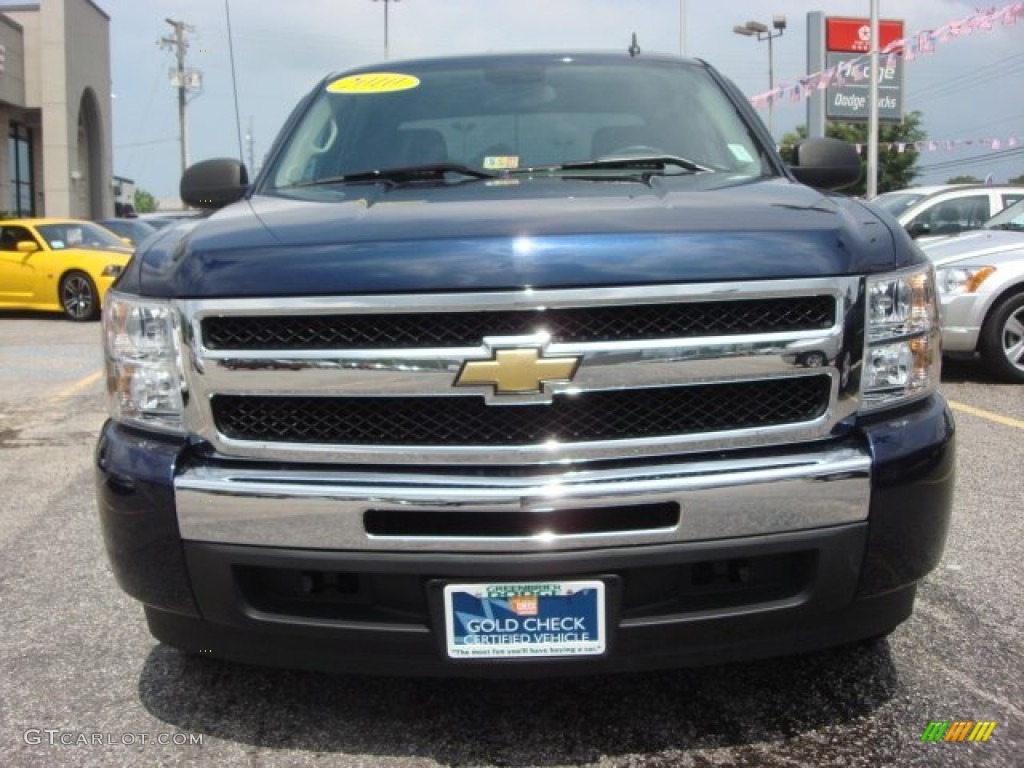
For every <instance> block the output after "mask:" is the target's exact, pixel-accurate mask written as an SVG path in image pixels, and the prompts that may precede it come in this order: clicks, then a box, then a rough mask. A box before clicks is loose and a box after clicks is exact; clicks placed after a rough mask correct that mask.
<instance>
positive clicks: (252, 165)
mask: <svg viewBox="0 0 1024 768" xmlns="http://www.w3.org/2000/svg"><path fill="white" fill-rule="evenodd" d="M245 144H246V150H247V154H248V155H249V173H250V178H251V177H252V176H255V175H256V137H255V136H254V135H253V132H252V115H250V116H249V130H248V131H246V133H245Z"/></svg>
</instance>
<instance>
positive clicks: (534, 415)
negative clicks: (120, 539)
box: [179, 277, 863, 466]
mask: <svg viewBox="0 0 1024 768" xmlns="http://www.w3.org/2000/svg"><path fill="white" fill-rule="evenodd" d="M179 311H180V313H181V316H182V327H183V328H185V329H186V333H185V342H186V343H185V349H186V355H185V360H184V361H183V362H184V367H185V380H186V385H187V388H188V393H187V398H186V401H187V405H186V418H187V423H188V426H189V429H190V432H192V434H194V435H195V436H196V437H198V438H201V439H204V440H205V441H207V442H208V443H209V444H210V445H211V446H212V448H213V449H214V450H215V451H216V452H217V453H219V454H220V455H223V456H237V457H244V458H259V459H267V460H282V461H308V462H330V463H338V464H349V465H357V464H365V465H372V466H381V465H385V464H395V465H419V464H423V465H431V464H432V465H456V464H457V465H461V466H466V465H479V466H484V465H488V466H496V465H505V466H525V465H539V464H548V463H565V462H570V463H571V462H577V461H589V460H597V459H616V458H638V457H642V456H668V455H675V454H680V453H686V452H693V451H708V450H721V449H728V448H744V447H752V446H758V447H763V446H766V445H781V444H792V443H794V442H799V441H804V440H816V439H820V438H823V437H826V436H828V435H830V434H834V430H835V429H836V427H837V425H839V424H840V423H841V422H843V421H844V420H845V419H847V418H849V417H851V416H852V415H853V414H854V413H855V411H856V409H857V405H858V397H859V392H858V391H857V379H858V378H859V377H858V376H856V375H854V374H853V373H852V372H854V371H856V370H859V365H860V355H861V352H860V349H861V345H860V344H859V342H858V339H859V338H860V334H861V333H862V323H863V298H862V282H861V280H860V279H859V278H856V277H849V278H816V279H807V280H787V281H762V282H747V283H719V284H707V285H674V286H671V285H670V286H655V287H647V288H636V287H629V288H597V289H586V290H582V289H574V290H550V291H538V290H526V291H521V292H495V293H484V294H472V295H466V294H443V295H417V296H359V297H351V298H347V297H339V298H298V299H273V300H271V299H262V300H261V299H231V300H218V299H210V300H185V301H182V302H180V303H179ZM509 348H512V349H516V348H526V349H533V350H538V353H539V354H540V355H542V356H544V357H545V358H550V357H556V358H557V357H572V358H578V359H579V365H578V367H577V368H576V371H575V374H574V375H573V377H572V380H571V381H544V382H543V383H540V382H539V383H538V387H539V390H538V391H537V392H536V393H534V394H528V395H518V394H517V395H512V396H510V395H506V394H504V393H502V392H497V391H496V390H495V388H493V387H491V386H487V385H476V384H474V385H472V386H468V387H467V386H458V387H456V386H455V381H456V378H457V376H458V375H459V372H460V370H461V369H462V366H463V365H465V364H466V363H467V362H470V361H486V360H493V359H495V357H494V355H495V350H500V349H509Z"/></svg>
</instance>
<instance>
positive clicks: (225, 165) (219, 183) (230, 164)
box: [180, 157, 249, 208]
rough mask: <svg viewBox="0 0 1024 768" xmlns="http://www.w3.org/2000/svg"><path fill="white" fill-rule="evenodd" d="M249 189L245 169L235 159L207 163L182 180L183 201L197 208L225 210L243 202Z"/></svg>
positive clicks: (189, 171)
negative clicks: (232, 204) (236, 202)
mask: <svg viewBox="0 0 1024 768" xmlns="http://www.w3.org/2000/svg"><path fill="white" fill-rule="evenodd" d="M248 188H249V174H248V172H247V171H246V170H245V166H244V165H242V163H240V162H238V161H237V160H235V159H234V158H231V157H217V158H214V159H212V160H203V161H202V162H201V163H196V164H195V165H192V166H189V167H188V168H187V169H186V170H185V174H184V175H183V176H182V177H181V187H180V191H181V199H182V202H184V203H185V204H186V205H190V206H192V207H194V208H223V207H224V206H225V205H230V204H231V203H233V202H235V201H236V200H241V199H242V197H243V196H244V195H245V192H246V190H247V189H248Z"/></svg>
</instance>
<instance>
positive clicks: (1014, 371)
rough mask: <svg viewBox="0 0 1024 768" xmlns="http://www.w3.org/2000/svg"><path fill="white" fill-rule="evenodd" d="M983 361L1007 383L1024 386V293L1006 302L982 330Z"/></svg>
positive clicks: (990, 316) (998, 307)
mask: <svg viewBox="0 0 1024 768" xmlns="http://www.w3.org/2000/svg"><path fill="white" fill-rule="evenodd" d="M979 346H980V348H981V359H982V362H984V363H985V365H986V366H987V367H988V369H989V370H990V371H992V373H994V374H995V375H996V376H998V377H999V378H1001V379H1003V380H1004V381H1012V382H1016V383H1018V384H1024V293H1016V294H1014V295H1012V296H1009V297H1007V298H1005V299H1003V300H1002V301H1001V302H999V304H997V305H996V306H995V308H994V309H993V310H992V312H991V313H990V314H989V316H988V319H987V320H986V321H985V325H984V326H983V327H982V329H981V340H980V344H979Z"/></svg>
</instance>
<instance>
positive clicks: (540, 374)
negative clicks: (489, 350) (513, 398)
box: [455, 349, 581, 395]
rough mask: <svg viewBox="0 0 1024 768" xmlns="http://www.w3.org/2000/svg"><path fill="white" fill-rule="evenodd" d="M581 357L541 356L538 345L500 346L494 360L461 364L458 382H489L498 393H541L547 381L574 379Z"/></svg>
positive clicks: (479, 383) (475, 383)
mask: <svg viewBox="0 0 1024 768" xmlns="http://www.w3.org/2000/svg"><path fill="white" fill-rule="evenodd" d="M580 359H581V358H579V357H548V358H545V357H541V356H540V351H539V350H537V349H499V350H496V351H495V353H494V358H493V359H491V360H470V361H467V362H465V363H463V365H462V370H461V371H459V375H458V378H456V379H455V386H457V387H469V386H480V385H487V384H490V385H492V386H493V387H494V393H495V394H496V395H527V394H539V393H541V392H542V391H543V387H544V382H546V381H571V380H572V377H573V376H574V375H575V374H576V369H577V368H578V367H579V364H580Z"/></svg>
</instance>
